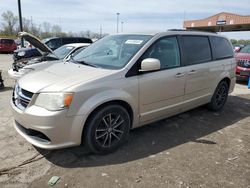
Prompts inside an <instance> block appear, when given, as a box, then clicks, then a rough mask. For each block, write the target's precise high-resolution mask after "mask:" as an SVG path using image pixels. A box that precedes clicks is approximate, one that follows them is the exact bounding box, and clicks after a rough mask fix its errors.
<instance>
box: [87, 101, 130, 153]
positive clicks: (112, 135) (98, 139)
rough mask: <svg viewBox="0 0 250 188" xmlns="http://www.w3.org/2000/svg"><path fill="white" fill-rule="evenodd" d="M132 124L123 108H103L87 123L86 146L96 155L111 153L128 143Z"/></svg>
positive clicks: (118, 106)
mask: <svg viewBox="0 0 250 188" xmlns="http://www.w3.org/2000/svg"><path fill="white" fill-rule="evenodd" d="M130 124H131V120H130V116H129V114H128V112H127V110H126V109H124V108H123V107H122V106H120V105H115V104H114V105H108V106H106V107H103V108H101V109H100V110H98V111H96V112H95V113H94V114H93V115H91V118H90V120H89V121H88V122H87V124H86V126H87V127H86V129H85V130H84V139H83V140H84V145H85V146H86V147H87V148H88V149H89V150H90V151H92V152H94V153H98V154H108V153H111V152H113V151H115V150H116V149H117V148H118V147H119V146H120V145H121V144H123V143H124V142H125V141H126V139H127V137H128V134H129V130H130Z"/></svg>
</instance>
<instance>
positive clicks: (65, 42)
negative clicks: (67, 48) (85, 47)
mask: <svg viewBox="0 0 250 188" xmlns="http://www.w3.org/2000/svg"><path fill="white" fill-rule="evenodd" d="M76 42H77V40H76V39H75V38H62V43H63V44H70V43H76Z"/></svg>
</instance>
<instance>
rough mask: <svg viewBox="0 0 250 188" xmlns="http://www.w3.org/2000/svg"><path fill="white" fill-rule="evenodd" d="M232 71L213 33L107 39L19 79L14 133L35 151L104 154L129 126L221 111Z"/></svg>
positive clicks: (226, 45) (224, 43)
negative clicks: (80, 149) (202, 109)
mask: <svg viewBox="0 0 250 188" xmlns="http://www.w3.org/2000/svg"><path fill="white" fill-rule="evenodd" d="M235 68H236V62H235V58H234V52H233V49H232V46H231V43H230V42H229V41H228V39H226V38H224V37H222V36H220V35H217V34H213V33H205V32H194V31H168V32H165V33H158V34H156V35H135V34H121V35H111V36H107V37H105V38H103V39H101V40H99V41H97V42H95V43H94V44H92V45H91V46H89V47H88V48H86V49H85V50H83V51H81V52H80V53H78V54H77V55H75V56H74V57H72V58H71V60H70V61H69V62H61V63H57V64H54V65H51V66H50V67H48V68H45V69H43V70H40V71H36V72H32V73H30V74H27V75H25V76H24V77H22V78H21V79H20V80H18V81H17V83H16V85H15V88H14V91H13V97H12V101H11V106H12V109H13V113H14V119H15V129H16V130H17V132H18V133H19V134H20V135H22V136H23V137H24V138H25V139H26V140H27V141H29V142H30V143H31V144H33V145H35V146H37V147H41V148H45V149H55V148H64V147H70V146H75V145H80V144H81V143H83V144H84V145H86V146H87V148H89V149H90V150H91V151H93V152H96V153H109V152H112V151H114V150H115V149H117V148H118V146H120V145H121V144H122V143H124V141H125V140H126V138H128V135H129V131H130V130H131V129H133V128H136V127H139V126H142V125H145V124H148V123H151V122H154V121H157V120H160V119H163V118H166V117H169V116H172V115H175V114H178V113H181V112H184V111H187V110H189V109H192V108H195V107H198V106H200V105H204V104H207V106H208V108H209V109H211V110H213V111H218V110H221V109H222V108H223V106H224V104H225V102H226V100H227V96H228V93H230V92H232V90H233V88H234V85H235Z"/></svg>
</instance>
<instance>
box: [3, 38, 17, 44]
mask: <svg viewBox="0 0 250 188" xmlns="http://www.w3.org/2000/svg"><path fill="white" fill-rule="evenodd" d="M13 42H14V40H12V39H0V43H1V44H13Z"/></svg>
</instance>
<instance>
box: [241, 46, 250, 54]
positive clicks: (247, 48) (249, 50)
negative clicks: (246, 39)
mask: <svg viewBox="0 0 250 188" xmlns="http://www.w3.org/2000/svg"><path fill="white" fill-rule="evenodd" d="M240 52H241V53H250V44H249V45H246V46H245V47H244V48H242V49H241V50H240Z"/></svg>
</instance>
